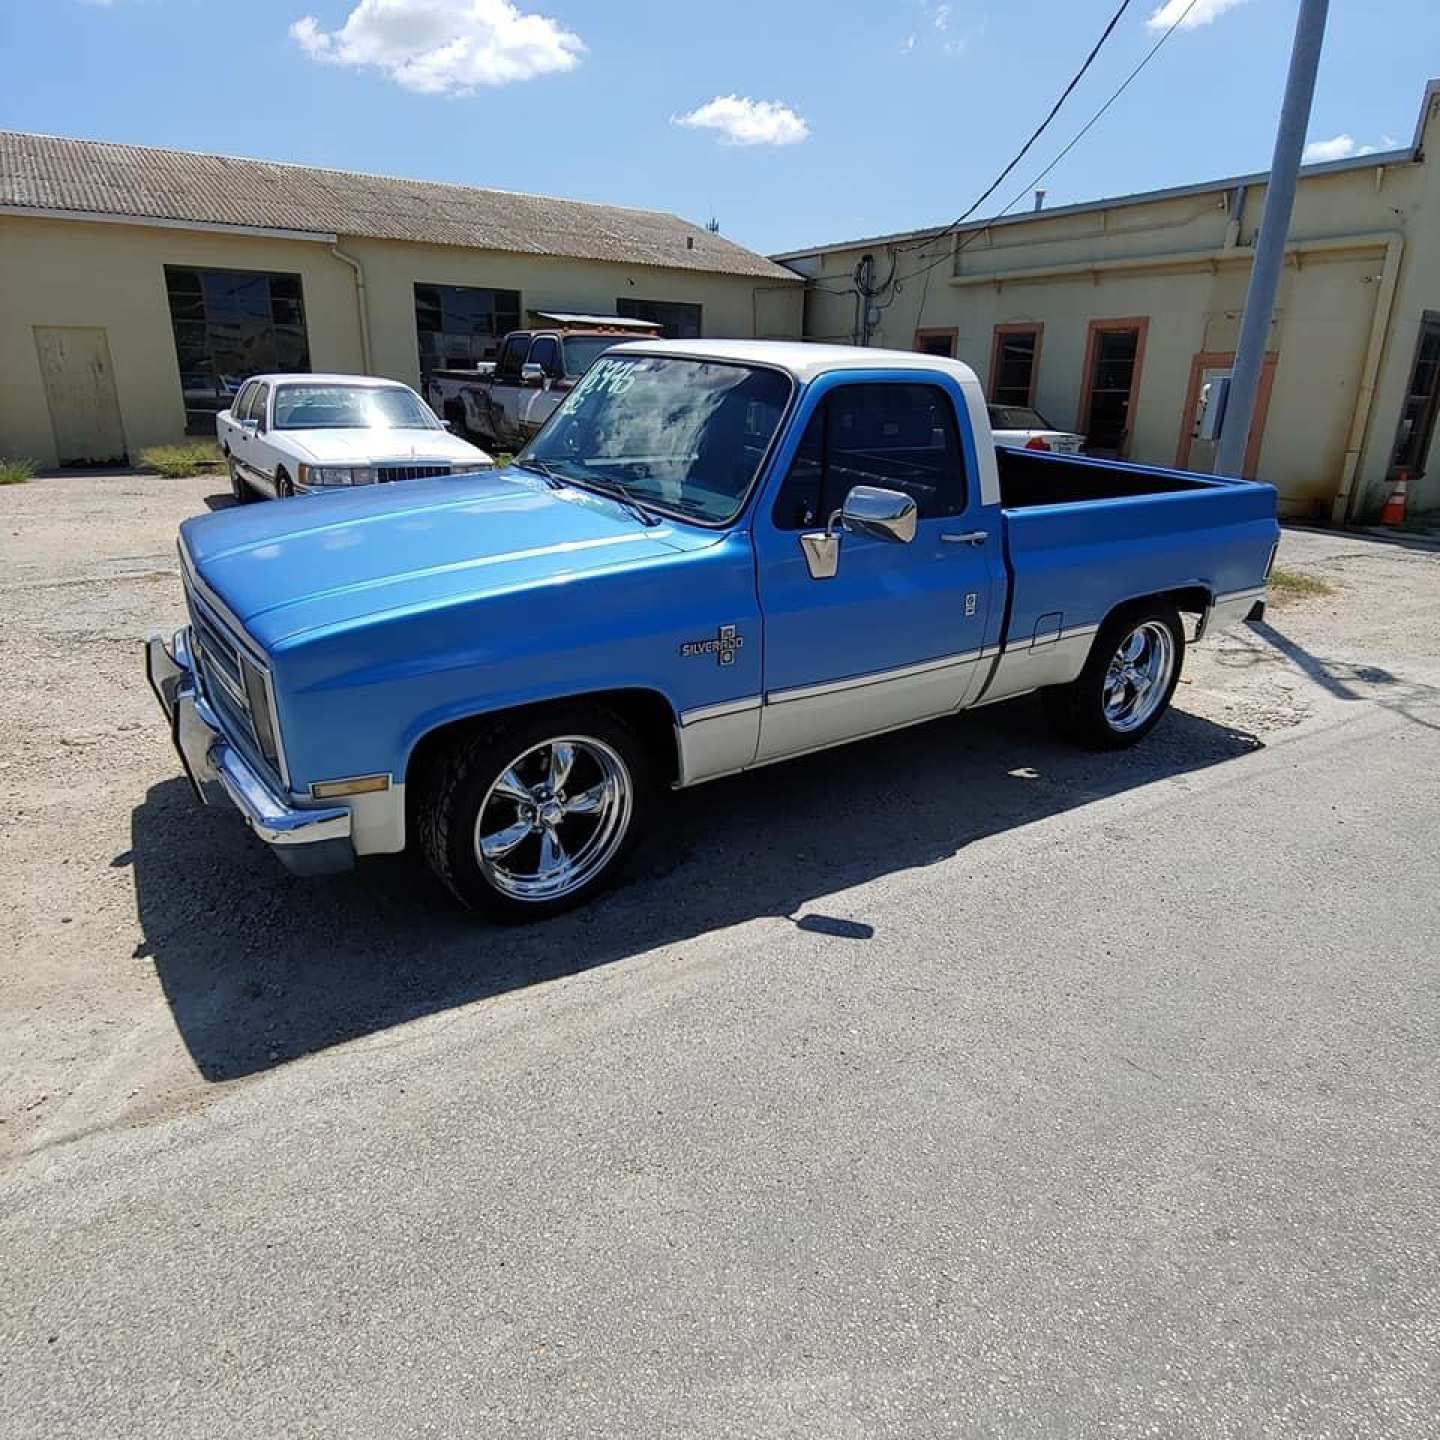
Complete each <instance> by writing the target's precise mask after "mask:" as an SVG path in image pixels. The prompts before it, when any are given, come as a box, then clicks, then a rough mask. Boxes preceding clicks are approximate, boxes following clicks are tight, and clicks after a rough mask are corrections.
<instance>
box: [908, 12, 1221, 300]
mask: <svg viewBox="0 0 1440 1440" xmlns="http://www.w3.org/2000/svg"><path fill="white" fill-rule="evenodd" d="M1197 4H1199V0H1190V3H1189V4H1188V5H1186V7H1185V8H1184V9H1183V10H1182V11H1181V12H1180V13H1179V15H1177V16H1176V17H1175V19H1174V20H1173V21H1172V22H1171V24H1170V26H1169V28H1168V29H1167V30H1166V31H1165V32H1164V34H1162V35H1161V36H1160V38H1159V39H1158V40H1156V42H1155V43H1154V44H1153V45H1152V46H1151V47H1150V48H1149V49H1148V50H1147V51H1146V52H1145V54H1144V55H1142V56H1141V57H1140V60H1139V62H1138V63H1137V64H1136V65H1135V68H1134V69H1133V70H1131V71H1130V73H1129V74H1128V75H1127V76H1126V77H1125V78H1124V79H1123V80H1122V81H1121V82H1120V84H1119V85H1118V86H1117V87H1116V88H1115V90H1114V92H1113V93H1112V94H1111V96H1110V98H1109V99H1108V100H1106V101H1105V103H1104V104H1103V105H1102V106H1101V107H1100V108H1099V109H1098V110H1097V111H1096V112H1095V113H1094V114H1093V115H1092V116H1091V117H1090V118H1089V119H1088V120H1087V121H1086V122H1085V123H1084V124H1083V125H1082V126H1081V127H1080V128H1079V129H1078V130H1077V131H1076V132H1075V134H1074V135H1072V136H1071V137H1070V140H1069V141H1068V143H1067V144H1066V145H1065V147H1064V149H1062V150H1061V151H1060V152H1059V154H1057V155H1056V156H1055V158H1054V159H1053V160H1051V161H1050V163H1049V164H1048V165H1047V166H1046V167H1045V168H1044V169H1043V170H1041V171H1040V173H1039V174H1038V175H1036V176H1035V177H1034V178H1033V179H1032V180H1031V181H1030V183H1029V184H1028V185H1024V186H1022V187H1021V188H1020V189H1019V190H1017V191H1016V192H1015V195H1014V197H1013V198H1012V199H1011V200H1010V202H1009V203H1008V204H1007V205H1006V206H1005V208H1004V209H1003V210H1001V211H999V213H998V214H996V215H993V216H991V217H990V220H989V221H987V222H986V223H985V224H984V225H980V226H977V227H976V228H975V230H973V231H972V232H971V233H970V234H969V235H968V236H966V237H965V239H964V240H962V241H961V242H960V243H959V244H958V245H956V246H955V248H954V249H953V250H947V251H946V252H945V254H943V255H941V256H940V257H939V258H938V259H935V260H932V261H931V262H930V263H929V264H928V265H924V266H921V267H920V268H919V269H916V270H911V271H909V272H907V273H906V274H904V275H897V276H896V277H895V278H894V283H895V284H896V285H900V284H903V283H904V282H905V281H906V280H913V279H914V278H915V276H917V275H924V276H925V277H926V288H925V291H924V293H923V294H922V295H921V297H920V309H919V310H918V311H917V312H916V316H915V324H916V326H917V328H918V326H919V324H920V321H921V319H922V318H923V315H924V309H925V300H926V298H927V297H928V295H929V274H930V271H931V270H934V269H935V268H936V267H937V266H939V265H944V264H946V263H947V262H950V261H953V260H954V258H955V257H956V256H957V255H959V254H960V253H961V251H963V250H964V249H965V248H966V247H967V246H968V245H970V244H971V243H972V242H974V241H975V240H978V239H979V238H980V237H981V236H982V235H985V234H988V233H989V230H990V226H991V225H992V224H993V223H994V222H995V221H996V220H999V219H1001V218H1002V217H1003V216H1005V215H1008V214H1009V213H1010V211H1011V210H1013V209H1014V208H1015V206H1016V205H1018V204H1019V203H1020V201H1021V200H1022V199H1024V197H1025V196H1027V195H1029V194H1031V193H1032V192H1033V191H1034V189H1035V187H1036V186H1037V185H1039V183H1040V182H1041V181H1042V180H1043V179H1044V178H1045V177H1046V176H1047V175H1048V174H1049V173H1050V172H1051V171H1052V170H1053V169H1054V168H1055V167H1056V166H1057V165H1058V164H1059V163H1060V162H1061V161H1062V160H1063V159H1064V158H1065V157H1066V156H1067V155H1068V154H1069V153H1070V152H1071V151H1072V150H1073V149H1074V148H1075V147H1076V146H1077V145H1078V144H1079V143H1080V141H1081V140H1083V139H1084V138H1085V136H1086V135H1087V134H1089V132H1090V131H1091V129H1093V128H1094V126H1095V124H1096V123H1097V122H1098V121H1099V119H1100V117H1101V116H1102V115H1104V114H1105V112H1106V111H1107V110H1109V108H1110V107H1111V106H1112V105H1113V104H1114V103H1115V102H1116V101H1117V100H1118V99H1119V98H1120V97H1121V96H1122V95H1123V94H1124V93H1125V92H1126V91H1127V90H1128V89H1129V88H1130V84H1131V82H1132V81H1133V80H1134V79H1135V77H1136V76H1137V75H1139V74H1140V72H1141V71H1142V70H1143V69H1144V68H1145V67H1146V66H1147V65H1148V64H1149V63H1150V62H1151V61H1152V60H1153V59H1154V58H1155V56H1156V54H1157V52H1158V51H1159V49H1160V47H1161V46H1162V45H1164V43H1165V42H1166V41H1167V40H1168V39H1169V38H1170V37H1171V36H1172V35H1173V34H1174V33H1175V32H1176V31H1177V30H1178V29H1179V28H1180V26H1181V24H1183V22H1184V20H1185V17H1186V16H1187V15H1188V14H1189V13H1190V12H1191V11H1192V10H1193V9H1194V8H1195V6H1196V5H1197ZM972 209H973V207H972ZM967 213H968V212H967ZM952 228H953V227H952ZM946 233H948V232H947V231H946V230H939V231H936V232H935V234H934V235H932V236H927V237H926V238H925V240H924V241H923V242H921V243H924V244H928V243H929V242H930V241H931V240H938V239H940V238H941V237H942V236H944V235H945V234H946Z"/></svg>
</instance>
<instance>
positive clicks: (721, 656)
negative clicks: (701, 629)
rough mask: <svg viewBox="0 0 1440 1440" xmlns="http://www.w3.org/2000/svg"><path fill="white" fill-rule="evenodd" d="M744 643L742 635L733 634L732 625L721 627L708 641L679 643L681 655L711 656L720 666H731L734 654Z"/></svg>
mask: <svg viewBox="0 0 1440 1440" xmlns="http://www.w3.org/2000/svg"><path fill="white" fill-rule="evenodd" d="M744 643H745V637H744V636H743V635H737V634H736V633H735V627H734V626H733V625H722V626H721V627H720V628H719V629H718V630H717V631H716V632H715V634H714V635H712V636H711V637H710V638H709V639H708V640H683V641H681V643H680V653H681V654H682V655H713V656H715V658H716V660H717V661H718V663H719V664H721V665H733V664H734V663H735V652H736V651H737V650H738V649H739V648H740V647H741V646H742V645H743V644H744Z"/></svg>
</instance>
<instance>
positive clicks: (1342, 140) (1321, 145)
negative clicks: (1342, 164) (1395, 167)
mask: <svg viewBox="0 0 1440 1440" xmlns="http://www.w3.org/2000/svg"><path fill="white" fill-rule="evenodd" d="M1378 148H1379V147H1378V146H1375V145H1357V144H1356V143H1355V139H1354V137H1353V136H1351V135H1336V136H1335V137H1334V138H1333V139H1330V140H1312V141H1311V142H1310V143H1309V144H1308V145H1307V146H1306V147H1305V152H1304V154H1303V155H1301V157H1300V158H1301V160H1302V161H1304V163H1305V164H1306V165H1316V164H1319V163H1320V162H1321V161H1324V160H1348V159H1349V158H1350V157H1351V156H1352V155H1373V154H1375V152H1376V150H1377V149H1378Z"/></svg>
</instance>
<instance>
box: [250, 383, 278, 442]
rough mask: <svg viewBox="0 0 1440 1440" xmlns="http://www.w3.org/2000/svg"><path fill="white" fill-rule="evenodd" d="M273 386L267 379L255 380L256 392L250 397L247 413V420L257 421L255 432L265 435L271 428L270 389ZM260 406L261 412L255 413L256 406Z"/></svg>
mask: <svg viewBox="0 0 1440 1440" xmlns="http://www.w3.org/2000/svg"><path fill="white" fill-rule="evenodd" d="M272 388H273V387H272V386H271V385H270V384H269V383H268V382H267V381H265V380H257V381H256V382H255V393H254V394H253V395H252V396H251V397H250V410H249V412H247V414H246V417H245V418H246V419H247V420H253V421H254V422H255V433H256V434H257V435H265V434H268V433H269V430H270V391H271V389H272ZM257 405H258V406H259V407H260V413H259V414H258V415H257V414H255V413H254V412H255V407H256V406H257Z"/></svg>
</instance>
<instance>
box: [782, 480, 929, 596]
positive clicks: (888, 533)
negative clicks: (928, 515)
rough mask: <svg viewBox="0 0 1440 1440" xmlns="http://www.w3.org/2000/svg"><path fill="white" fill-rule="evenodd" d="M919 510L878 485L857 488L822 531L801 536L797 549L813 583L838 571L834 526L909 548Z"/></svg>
mask: <svg viewBox="0 0 1440 1440" xmlns="http://www.w3.org/2000/svg"><path fill="white" fill-rule="evenodd" d="M919 518H920V511H919V509H918V507H917V506H916V504H915V502H914V500H912V499H911V498H910V496H908V495H906V494H904V493H903V492H902V491H899V490H885V489H882V488H881V487H880V486H878V485H856V486H855V487H854V489H852V490H851V491H850V493H849V494H848V495H847V496H846V497H845V503H844V505H842V506H841V507H840V509H839V510H837V511H836V512H835V513H834V514H833V515H832V516H831V517H830V523H829V524H828V525H826V527H825V528H824V530H818V531H815V532H814V533H812V534H808V535H802V536H801V537H800V548H801V550H802V551H804V554H805V564H806V565H807V566H808V567H809V569H810V578H811V579H812V580H831V579H833V578H834V576H835V574H836V572H837V571H838V570H839V568H840V536H839V535H838V534H837V533H836V526H837V525H838V526H843V527H844V528H845V529H846V530H850V531H852V532H853V533H854V534H856V535H870V536H873V537H874V538H875V539H877V540H890V541H893V542H894V543H895V544H897V545H908V544H909V543H910V542H911V541H912V540H913V539H914V538H915V526H916V523H917V522H918V521H919Z"/></svg>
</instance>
